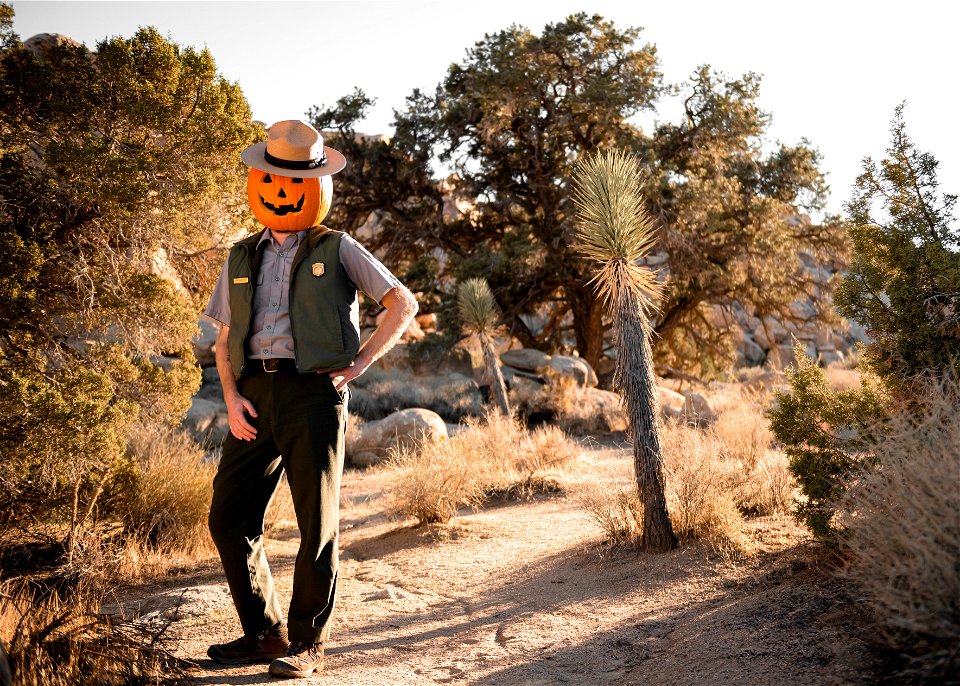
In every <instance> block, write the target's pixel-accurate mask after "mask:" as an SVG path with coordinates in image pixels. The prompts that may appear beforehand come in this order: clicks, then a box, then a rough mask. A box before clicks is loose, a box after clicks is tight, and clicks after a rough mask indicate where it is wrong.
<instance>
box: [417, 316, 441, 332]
mask: <svg viewBox="0 0 960 686" xmlns="http://www.w3.org/2000/svg"><path fill="white" fill-rule="evenodd" d="M415 319H416V320H417V324H419V325H420V328H421V329H422V330H423V331H436V329H437V315H436V313H434V312H431V313H430V314H418V315H417V316H416V317H415Z"/></svg>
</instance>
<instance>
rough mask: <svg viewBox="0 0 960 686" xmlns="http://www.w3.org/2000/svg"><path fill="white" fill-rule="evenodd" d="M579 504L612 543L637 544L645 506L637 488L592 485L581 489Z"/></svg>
mask: <svg viewBox="0 0 960 686" xmlns="http://www.w3.org/2000/svg"><path fill="white" fill-rule="evenodd" d="M578 500H579V502H580V506H581V507H583V509H585V510H586V511H587V513H588V514H589V515H590V518H591V519H593V521H594V522H596V524H597V526H599V527H600V529H601V530H602V531H603V532H604V533H605V534H606V536H607V540H608V541H609V542H610V543H612V544H613V545H616V546H620V545H624V546H629V547H637V545H638V543H639V539H640V532H641V531H643V508H642V507H640V499H639V498H638V497H637V492H636V489H635V488H630V489H625V488H618V489H616V490H615V491H613V492H611V491H610V490H609V489H607V488H600V487H596V488H591V489H585V490H583V491H581V492H580V494H579V496H578Z"/></svg>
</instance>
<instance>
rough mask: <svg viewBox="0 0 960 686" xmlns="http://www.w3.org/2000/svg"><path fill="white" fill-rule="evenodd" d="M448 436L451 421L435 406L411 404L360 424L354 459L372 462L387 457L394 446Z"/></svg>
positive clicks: (359, 462)
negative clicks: (448, 425) (432, 407)
mask: <svg viewBox="0 0 960 686" xmlns="http://www.w3.org/2000/svg"><path fill="white" fill-rule="evenodd" d="M445 438H447V425H446V424H445V423H444V421H443V418H442V417H441V416H440V415H438V414H437V413H436V412H433V411H432V410H425V409H423V408H420V407H411V408H408V409H406V410H400V411H399V412H394V413H393V414H391V415H387V416H386V417H384V418H383V419H379V420H377V421H374V422H367V423H366V424H364V425H363V426H362V427H360V435H359V436H358V437H357V440H356V442H355V443H354V447H353V451H354V452H353V454H352V455H351V456H350V461H351V462H352V463H353V464H355V465H358V466H370V465H372V464H378V463H379V462H382V461H383V460H385V459H386V458H387V457H388V456H389V454H390V449H391V448H403V447H409V446H412V445H415V444H416V443H418V442H420V441H424V440H443V439H445Z"/></svg>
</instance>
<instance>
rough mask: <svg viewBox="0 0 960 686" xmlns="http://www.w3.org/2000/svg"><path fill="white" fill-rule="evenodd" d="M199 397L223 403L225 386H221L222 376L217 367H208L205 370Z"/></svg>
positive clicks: (198, 392) (202, 375)
mask: <svg viewBox="0 0 960 686" xmlns="http://www.w3.org/2000/svg"><path fill="white" fill-rule="evenodd" d="M197 397H198V398H205V399H207V400H213V401H214V402H220V403H222V402H223V386H222V385H221V384H220V374H219V373H217V368H216V367H207V368H205V369H204V370H203V372H202V374H201V381H200V390H199V391H197Z"/></svg>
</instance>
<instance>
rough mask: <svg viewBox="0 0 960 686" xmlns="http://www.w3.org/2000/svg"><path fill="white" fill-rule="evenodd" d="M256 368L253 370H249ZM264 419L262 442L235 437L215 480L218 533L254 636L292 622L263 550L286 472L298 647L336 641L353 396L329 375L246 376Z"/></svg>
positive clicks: (260, 421)
mask: <svg viewBox="0 0 960 686" xmlns="http://www.w3.org/2000/svg"><path fill="white" fill-rule="evenodd" d="M247 366H248V367H251V366H253V365H252V364H249V363H248V365H247ZM237 386H238V390H239V391H240V395H242V396H243V397H245V398H247V399H248V400H250V402H252V403H253V406H254V407H255V408H256V409H257V413H258V415H259V416H258V417H256V418H250V417H248V421H250V423H251V424H252V425H253V426H254V427H255V428H256V429H257V437H256V439H255V440H253V441H241V440H238V439H237V438H235V437H234V436H233V435H232V434H231V435H229V436H227V438H226V440H225V441H224V444H223V456H222V457H221V459H220V467H219V469H218V470H217V475H216V477H215V478H214V480H213V502H212V504H211V506H210V533H211V535H212V536H213V541H214V543H215V544H216V546H217V550H218V551H219V553H220V559H221V561H222V562H223V569H224V572H225V574H226V577H227V583H228V585H229V586H230V593H231V594H232V595H233V602H234V605H236V608H237V614H238V615H239V616H240V623H241V625H242V626H243V631H244V633H245V634H247V635H252V634H258V633H260V632H262V631H263V630H264V629H267V628H269V627H271V626H273V625H274V624H276V623H277V622H279V621H281V620H282V618H283V617H282V614H281V611H280V605H279V602H278V601H277V594H276V591H275V590H274V586H273V578H272V577H271V575H270V567H269V565H268V564H267V558H266V555H265V554H264V550H263V523H264V522H263V520H264V514H265V513H266V510H267V505H269V503H270V499H271V498H272V497H273V493H274V491H275V490H276V488H277V484H278V483H279V481H280V477H281V475H282V474H283V472H284V470H286V473H287V481H289V483H290V492H291V494H292V496H293V505H294V509H295V511H296V515H297V524H298V526H299V528H300V550H299V552H298V553H297V560H296V564H295V566H294V572H293V597H292V599H291V601H290V611H289V613H288V618H287V625H288V629H289V635H290V640H291V641H303V642H306V643H319V642H322V641H325V640H326V639H327V637H328V636H329V634H330V619H331V616H332V614H333V604H334V597H335V595H336V588H337V558H338V548H337V543H338V540H337V539H338V520H339V515H340V512H339V505H340V477H341V475H342V473H343V457H344V450H343V447H344V434H345V433H346V420H347V402H346V401H347V391H337V390H336V388H335V387H334V385H333V381H332V380H331V379H330V377H329V376H327V375H326V374H300V373H298V372H296V371H278V372H273V373H270V372H265V371H263V370H262V369H257V370H255V371H252V372H249V373H245V374H244V376H243V377H241V378H240V380H239V381H238V382H237Z"/></svg>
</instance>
